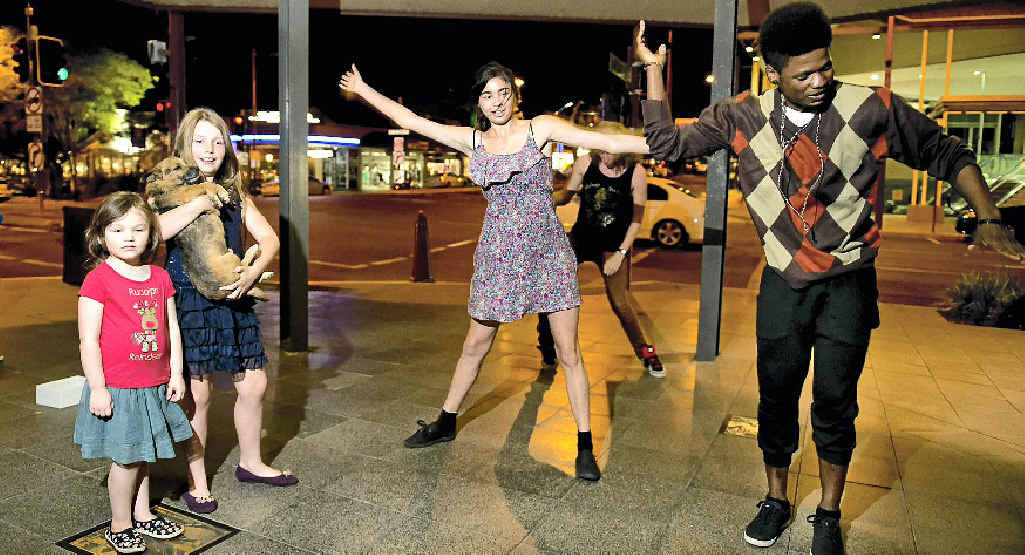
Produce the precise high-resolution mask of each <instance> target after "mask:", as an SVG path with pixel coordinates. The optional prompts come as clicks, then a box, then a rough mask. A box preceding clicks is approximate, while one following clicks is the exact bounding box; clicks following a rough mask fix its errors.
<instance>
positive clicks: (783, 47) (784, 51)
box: [758, 2, 833, 71]
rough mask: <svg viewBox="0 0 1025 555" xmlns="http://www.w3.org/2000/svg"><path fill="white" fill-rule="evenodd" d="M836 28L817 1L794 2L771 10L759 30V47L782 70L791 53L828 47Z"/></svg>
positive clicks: (803, 52) (765, 57)
mask: <svg viewBox="0 0 1025 555" xmlns="http://www.w3.org/2000/svg"><path fill="white" fill-rule="evenodd" d="M832 42H833V29H832V28H831V27H830V26H829V18H828V17H826V14H825V12H823V11H822V8H820V7H819V6H818V5H817V4H813V3H812V2H794V3H792V4H787V5H785V6H783V7H781V8H777V9H775V10H773V11H772V12H770V13H769V15H768V17H766V18H765V21H764V22H763V23H762V26H761V28H760V29H759V30H758V48H759V50H760V51H761V54H762V58H763V59H764V60H765V63H766V64H768V65H770V66H772V67H773V68H775V69H776V71H782V70H783V68H784V67H785V66H786V65H787V63H788V62H789V61H790V57H791V56H798V55H800V54H806V53H808V52H811V51H812V50H817V49H819V48H829V45H830V44H832Z"/></svg>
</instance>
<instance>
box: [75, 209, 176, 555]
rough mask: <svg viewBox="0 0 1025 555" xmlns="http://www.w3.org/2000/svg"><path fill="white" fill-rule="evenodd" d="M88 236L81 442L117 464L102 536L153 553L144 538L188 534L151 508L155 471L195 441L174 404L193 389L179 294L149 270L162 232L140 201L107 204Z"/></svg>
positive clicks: (81, 311)
mask: <svg viewBox="0 0 1025 555" xmlns="http://www.w3.org/2000/svg"><path fill="white" fill-rule="evenodd" d="M85 237H86V244H87V247H88V249H89V255H90V257H91V261H90V264H91V266H92V270H91V271H90V272H89V274H88V275H86V277H85V281H84V282H83V283H82V289H81V291H80V292H79V299H78V336H79V342H80V350H81V354H82V369H83V371H84V373H85V377H86V380H87V384H86V386H85V388H84V390H83V392H82V400H81V402H80V403H79V405H78V418H77V419H76V420H75V443H78V444H80V445H81V446H82V456H83V457H85V458H87V459H93V458H101V457H102V458H110V459H111V461H112V463H111V465H110V475H109V477H108V478H107V489H108V490H109V492H110V511H111V521H110V528H108V529H107V530H106V531H105V532H104V537H106V538H107V541H108V542H110V544H111V546H113V547H114V549H115V550H116V551H117V552H118V553H136V552H139V551H144V550H145V549H146V544H145V542H144V541H143V539H142V535H147V536H150V537H153V538H159V539H168V538H173V537H176V536H179V535H180V534H181V533H182V531H183V527H182V525H181V524H178V523H176V522H171V521H169V520H166V519H165V518H163V517H161V516H158V515H155V514H153V512H152V511H151V510H150V505H149V500H150V496H149V463H151V462H156V459H157V458H158V457H159V458H164V459H169V458H174V447H173V445H172V444H173V443H174V442H179V441H184V440H186V439H188V438H190V437H192V428H191V426H189V421H188V419H187V418H186V417H185V413H184V412H183V411H182V409H181V408H180V407H179V406H178V405H177V404H176V401H178V400H180V399H181V397H182V395H183V394H184V393H185V381H184V379H183V377H182V349H181V335H180V333H179V331H178V321H177V314H176V313H175V307H174V286H172V285H171V279H170V277H169V276H168V275H167V272H165V271H164V269H163V268H160V267H159V266H151V265H149V264H148V263H149V262H150V260H152V259H153V256H154V254H155V253H156V250H157V247H158V246H159V244H160V231H159V228H158V226H157V219H156V215H155V214H154V213H153V211H152V210H151V209H150V207H149V206H147V205H146V202H145V201H144V200H143V199H142V197H141V196H139V195H138V194H136V193H127V192H118V193H114V194H112V195H110V196H109V197H107V199H106V200H105V201H104V202H103V204H101V205H100V207H99V208H98V209H97V210H96V213H95V215H94V216H93V220H92V223H91V224H90V225H89V229H88V231H86V236H85ZM133 497H134V498H135V503H134V507H133V503H132V498H133Z"/></svg>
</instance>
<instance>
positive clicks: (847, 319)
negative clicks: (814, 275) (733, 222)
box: [756, 266, 879, 468]
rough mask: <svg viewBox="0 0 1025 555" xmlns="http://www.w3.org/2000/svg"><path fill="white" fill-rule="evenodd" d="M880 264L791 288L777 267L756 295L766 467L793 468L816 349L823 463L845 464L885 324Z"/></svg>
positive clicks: (816, 424)
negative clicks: (876, 337) (877, 334)
mask: <svg viewBox="0 0 1025 555" xmlns="http://www.w3.org/2000/svg"><path fill="white" fill-rule="evenodd" d="M878 299H879V291H878V289H877V287H876V271H875V267H874V266H869V267H865V268H860V269H858V270H855V271H852V272H849V273H846V274H841V275H839V276H836V277H832V278H828V279H826V280H823V281H820V282H816V283H813V284H811V285H809V286H808V287H805V288H803V289H793V288H791V287H790V285H788V284H787V282H786V281H784V280H783V278H781V277H780V276H779V274H777V273H776V271H775V270H773V269H772V268H769V267H766V268H765V271H764V272H763V273H762V285H761V290H760V291H759V293H758V313H757V323H756V328H757V335H758V391H759V401H758V447H760V448H761V449H762V457H763V459H764V461H765V464H767V465H769V466H774V467H780V468H782V467H787V466H790V460H791V457H792V456H793V454H794V452H796V451H797V447H798V439H799V426H798V423H797V419H798V401H799V400H800V397H801V389H802V387H803V386H804V380H805V378H807V376H808V364H809V362H810V360H811V355H812V348H813V347H814V353H815V374H814V378H813V379H814V382H813V385H812V396H813V401H812V405H811V424H812V430H813V433H812V439H813V440H814V441H815V446H816V449H817V450H818V455H819V458H820V459H822V460H824V461H827V462H830V463H832V464H836V465H840V466H847V465H848V464H850V461H851V454H852V453H853V451H854V446H855V443H856V438H855V429H854V419H855V418H856V417H857V416H858V379H859V378H860V377H861V372H862V370H863V368H864V366H865V353H866V352H867V351H868V342H869V338H870V336H871V334H872V330H873V329H874V328H876V327H878V326H879V308H878V304H877V303H878Z"/></svg>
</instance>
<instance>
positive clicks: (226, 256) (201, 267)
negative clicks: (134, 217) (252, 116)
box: [146, 156, 267, 301]
mask: <svg viewBox="0 0 1025 555" xmlns="http://www.w3.org/2000/svg"><path fill="white" fill-rule="evenodd" d="M201 195H207V196H208V197H210V201H211V202H212V203H213V205H214V208H217V209H220V208H221V206H223V205H224V204H225V203H230V202H231V195H230V194H228V191H226V190H225V189H224V187H222V186H220V185H218V184H216V183H211V182H209V181H203V178H202V176H201V175H200V173H199V168H196V167H189V166H186V165H185V162H184V161H182V160H181V159H180V158H177V157H174V156H171V157H168V158H165V159H164V160H162V161H161V162H160V163H158V164H157V165H156V166H154V167H153V170H152V171H151V172H150V173H149V174H148V175H147V176H146V196H147V197H149V203H150V205H151V206H152V207H153V208H154V209H155V210H156V211H157V212H165V211H167V210H170V209H172V208H177V207H179V206H181V205H183V204H185V203H187V202H189V201H191V200H192V199H194V198H197V197H199V196H201ZM175 242H176V243H177V244H178V247H179V248H180V249H181V251H182V262H183V263H184V265H185V272H186V273H188V274H189V279H191V280H192V284H193V285H194V286H195V287H196V290H198V291H199V292H200V294H202V295H203V296H204V297H206V298H208V299H213V300H217V299H224V298H226V297H227V296H228V293H230V291H221V287H223V286H225V285H228V284H231V283H235V282H236V281H238V273H236V272H235V268H237V267H239V266H248V265H250V264H251V263H252V261H253V260H254V259H255V258H256V256H257V255H258V254H259V252H260V248H259V245H253V246H252V247H250V248H249V250H247V251H246V254H245V257H244V259H243V260H239V258H238V256H236V255H235V253H233V252H231V251H230V250H229V249H228V245H227V243H226V242H225V240H224V224H222V223H221V219H220V217H219V216H218V215H217V214H211V213H204V214H201V215H200V216H199V217H198V218H196V219H195V220H193V221H192V222H191V223H189V225H187V226H185V227H184V228H183V229H182V230H181V231H180V232H178V235H177V236H175ZM266 277H267V273H265V274H264V275H263V276H261V279H264V278H266ZM246 295H249V296H251V297H253V298H254V299H258V300H261V301H265V300H267V295H266V294H265V293H264V292H263V291H262V290H260V288H258V287H253V288H252V289H250V290H249V291H248V292H246Z"/></svg>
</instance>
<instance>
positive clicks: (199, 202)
mask: <svg viewBox="0 0 1025 555" xmlns="http://www.w3.org/2000/svg"><path fill="white" fill-rule="evenodd" d="M174 155H175V156H178V157H179V158H181V159H182V160H184V161H185V163H186V164H189V165H194V166H197V167H198V168H199V171H200V172H201V173H202V174H203V175H204V176H205V177H206V179H208V180H211V181H213V182H215V183H218V184H220V185H223V186H224V188H225V189H227V190H228V191H229V192H230V193H231V196H232V198H233V201H232V202H231V203H228V204H225V205H224V206H223V207H222V208H221V209H220V210H219V213H220V217H221V221H222V222H223V223H224V234H225V240H226V242H227V244H228V248H230V249H231V250H232V251H233V252H234V253H235V254H237V255H238V256H239V257H240V258H241V257H242V256H243V254H244V253H243V242H242V230H243V228H244V229H245V230H246V231H248V232H249V234H250V235H252V236H253V238H254V239H255V240H256V242H257V244H258V245H259V246H260V256H259V257H258V258H257V259H256V260H255V261H254V262H253V264H252V265H251V266H247V267H240V268H239V269H238V281H236V282H235V283H232V284H230V285H227V286H225V287H223V288H222V289H223V290H227V291H231V293H230V294H229V295H228V298H227V299H224V300H220V301H216V300H209V299H207V298H206V297H204V296H203V295H201V294H200V293H199V291H197V290H196V288H195V287H194V286H193V284H192V281H191V280H190V279H189V276H188V274H187V273H186V272H185V268H184V266H183V264H182V256H181V251H180V250H179V249H178V247H177V245H176V244H175V241H174V237H175V235H177V234H178V232H180V231H181V230H182V229H183V228H184V227H185V226H187V225H189V224H190V223H192V221H193V220H195V219H196V218H197V217H199V215H201V214H203V213H205V212H218V211H217V210H216V209H215V208H214V205H213V203H212V202H211V200H210V199H209V198H208V197H206V196H202V197H198V198H196V199H194V200H192V201H190V202H188V203H186V204H184V205H182V206H179V207H177V208H175V209H173V210H169V211H167V212H165V213H163V214H161V215H160V230H161V233H162V234H163V237H164V239H165V240H167V266H166V267H167V271H168V273H169V274H170V275H171V281H172V282H173V283H174V287H175V289H176V290H177V291H178V293H177V295H176V296H175V298H176V300H177V309H178V321H179V323H180V326H181V333H182V345H183V349H184V357H185V373H186V375H187V376H188V377H189V393H190V395H189V397H188V399H187V400H186V404H187V412H189V414H190V415H191V417H190V419H189V420H190V422H191V423H192V429H193V430H194V431H195V436H194V437H193V439H192V440H191V441H189V442H188V443H187V449H186V451H187V456H188V460H189V467H188V474H189V491H188V492H186V493H185V495H184V496H183V498H184V500H185V504H186V505H188V507H189V509H191V510H193V511H195V512H198V513H209V512H212V511H214V510H215V509H216V508H217V501H216V500H214V498H213V496H212V495H211V493H210V488H209V485H208V483H207V473H206V462H205V461H204V459H203V455H204V453H205V449H206V439H207V424H208V422H207V416H208V414H209V409H210V402H211V400H212V395H211V393H212V383H213V382H212V380H211V378H212V377H213V374H215V373H222V372H223V373H228V374H231V376H232V379H233V382H234V384H235V390H236V392H237V393H238V398H237V399H236V400H235V411H234V414H235V430H236V432H237V433H238V444H239V451H240V452H241V457H240V460H239V465H238V468H236V470H235V476H236V478H237V479H238V480H239V481H242V482H255V483H264V484H270V485H275V486H290V485H293V484H295V483H297V482H298V479H296V477H295V476H293V475H291V474H290V473H288V472H287V471H284V472H283V471H280V470H277V469H274V468H271V467H269V466H267V465H266V464H264V462H263V460H262V459H261V457H260V430H261V405H262V402H263V395H264V392H265V391H266V389H267V375H266V373H265V372H264V367H265V366H266V364H267V355H266V354H265V353H264V350H263V344H262V343H261V342H260V322H259V320H258V318H257V316H256V313H255V312H254V311H253V301H252V300H251V299H250V298H249V297H244V296H243V295H244V294H245V293H246V291H248V290H249V289H250V288H252V287H253V285H254V284H255V282H256V281H257V279H258V278H259V277H260V274H262V273H263V271H264V270H265V269H266V268H267V266H268V265H269V264H270V262H271V260H273V259H274V256H275V255H276V254H277V252H278V237H277V235H276V234H275V233H274V229H273V228H271V226H270V224H269V223H268V222H267V220H266V218H264V217H263V215H262V214H260V211H259V210H258V209H257V208H256V205H255V204H254V203H253V201H252V199H251V198H250V197H249V196H248V195H247V194H246V192H245V191H244V190H243V187H242V179H241V176H240V175H239V171H238V168H239V164H238V158H236V156H235V152H234V150H233V149H232V148H231V146H230V142H229V135H228V128H227V126H226V125H225V123H224V119H222V118H221V117H220V116H218V115H217V114H216V113H215V112H213V111H212V110H209V109H206V108H197V109H194V110H191V111H190V112H189V113H187V114H185V117H184V119H183V120H182V122H181V125H180V127H179V128H178V136H177V137H176V138H175V142H174Z"/></svg>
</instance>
